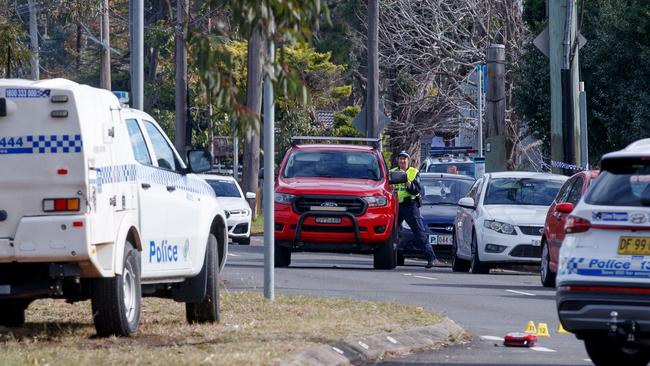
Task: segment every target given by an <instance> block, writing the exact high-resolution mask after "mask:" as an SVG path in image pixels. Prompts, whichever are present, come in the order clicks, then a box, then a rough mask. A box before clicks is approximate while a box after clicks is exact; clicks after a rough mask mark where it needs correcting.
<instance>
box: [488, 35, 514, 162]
mask: <svg viewBox="0 0 650 366" xmlns="http://www.w3.org/2000/svg"><path fill="white" fill-rule="evenodd" d="M486 56H487V81H486V86H485V87H486V89H485V100H486V102H485V104H486V106H485V107H486V108H485V124H486V133H485V135H486V138H485V147H486V149H485V170H486V171H487V172H498V171H503V170H506V169H507V168H508V165H507V156H508V151H509V150H508V146H507V145H508V144H507V138H506V134H507V131H506V84H505V71H506V69H505V62H506V47H505V46H504V45H502V44H493V45H490V46H489V47H488V48H487V54H486Z"/></svg>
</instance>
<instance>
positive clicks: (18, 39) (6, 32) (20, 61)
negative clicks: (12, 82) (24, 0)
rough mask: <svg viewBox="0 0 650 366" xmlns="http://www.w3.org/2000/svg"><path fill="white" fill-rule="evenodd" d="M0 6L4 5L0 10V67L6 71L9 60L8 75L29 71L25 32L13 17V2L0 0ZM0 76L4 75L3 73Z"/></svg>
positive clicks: (12, 75)
mask: <svg viewBox="0 0 650 366" xmlns="http://www.w3.org/2000/svg"><path fill="white" fill-rule="evenodd" d="M0 6H2V7H6V8H4V9H5V10H0V67H2V68H3V69H4V72H5V73H6V68H7V66H9V62H11V65H10V67H11V70H12V73H11V75H9V77H16V76H17V75H21V74H23V73H29V57H30V52H29V49H28V48H27V44H26V43H24V42H23V40H24V39H25V38H26V37H27V34H26V33H25V31H24V30H23V27H22V24H21V23H20V22H18V21H17V20H16V19H15V17H14V14H13V11H12V9H13V8H14V7H13V4H12V5H9V4H8V3H7V1H6V0H4V1H0ZM9 52H11V59H9ZM1 77H6V75H4V74H3V75H2V76H1Z"/></svg>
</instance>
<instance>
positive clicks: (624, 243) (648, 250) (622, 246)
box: [618, 236, 650, 255]
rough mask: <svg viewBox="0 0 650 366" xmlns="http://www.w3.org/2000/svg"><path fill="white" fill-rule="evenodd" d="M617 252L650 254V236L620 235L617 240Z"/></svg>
mask: <svg viewBox="0 0 650 366" xmlns="http://www.w3.org/2000/svg"><path fill="white" fill-rule="evenodd" d="M618 254H630V255H650V237H642V236H621V238H620V239H619V240H618Z"/></svg>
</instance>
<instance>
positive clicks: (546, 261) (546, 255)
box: [539, 240, 556, 287]
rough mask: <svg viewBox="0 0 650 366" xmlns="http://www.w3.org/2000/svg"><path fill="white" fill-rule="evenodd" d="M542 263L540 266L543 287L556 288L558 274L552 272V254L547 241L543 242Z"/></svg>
mask: <svg viewBox="0 0 650 366" xmlns="http://www.w3.org/2000/svg"><path fill="white" fill-rule="evenodd" d="M541 259H542V261H541V263H540V266H539V276H540V279H541V280H542V286H544V287H555V276H556V273H555V272H553V271H551V253H550V251H549V250H548V244H547V243H546V240H544V241H542V258H541Z"/></svg>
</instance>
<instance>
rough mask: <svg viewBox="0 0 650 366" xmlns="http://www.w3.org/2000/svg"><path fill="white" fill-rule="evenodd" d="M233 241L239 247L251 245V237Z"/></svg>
mask: <svg viewBox="0 0 650 366" xmlns="http://www.w3.org/2000/svg"><path fill="white" fill-rule="evenodd" d="M235 241H236V242H237V244H239V245H251V237H250V236H249V237H247V238H241V239H237V240H235Z"/></svg>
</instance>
